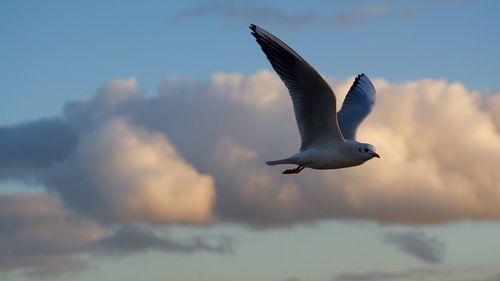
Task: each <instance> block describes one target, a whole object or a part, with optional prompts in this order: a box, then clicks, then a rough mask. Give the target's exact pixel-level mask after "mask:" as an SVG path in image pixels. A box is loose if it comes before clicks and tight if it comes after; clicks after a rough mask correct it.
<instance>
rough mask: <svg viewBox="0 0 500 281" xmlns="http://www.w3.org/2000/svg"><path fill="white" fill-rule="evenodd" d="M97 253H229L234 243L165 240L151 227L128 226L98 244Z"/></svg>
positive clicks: (203, 239)
mask: <svg viewBox="0 0 500 281" xmlns="http://www.w3.org/2000/svg"><path fill="white" fill-rule="evenodd" d="M96 246H97V248H96V249H97V252H99V253H102V254H105V255H124V254H130V253H136V252H145V251H162V252H177V253H196V252H200V251H205V252H213V253H229V252H231V251H232V243H231V239H230V238H229V237H211V238H210V239H209V238H207V237H197V238H192V239H190V240H187V241H179V240H174V239H170V238H164V237H161V236H159V235H158V234H156V233H155V231H154V230H153V229H151V227H148V226H138V225H127V226H122V227H120V228H118V229H117V230H116V231H115V233H114V234H113V235H112V236H110V237H107V238H105V239H103V240H101V241H99V242H98V243H97V245H96Z"/></svg>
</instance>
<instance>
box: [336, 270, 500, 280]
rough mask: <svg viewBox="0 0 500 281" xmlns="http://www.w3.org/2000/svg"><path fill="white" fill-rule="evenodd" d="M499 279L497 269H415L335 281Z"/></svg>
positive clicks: (348, 274)
mask: <svg viewBox="0 0 500 281" xmlns="http://www.w3.org/2000/svg"><path fill="white" fill-rule="evenodd" d="M499 279H500V274H499V273H498V271H497V270H495V269H486V268H463V269H459V270H445V269H439V268H415V269H409V270H403V271H368V272H344V273H339V274H337V275H336V276H335V278H334V281H393V280H394V281H395V280H398V281H399V280H401V281H402V280H429V281H430V280H433V281H434V280H435V281H497V280H499Z"/></svg>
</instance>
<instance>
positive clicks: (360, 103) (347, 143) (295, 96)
mask: <svg viewBox="0 0 500 281" xmlns="http://www.w3.org/2000/svg"><path fill="white" fill-rule="evenodd" d="M250 29H251V30H252V35H253V36H254V37H255V39H256V41H257V43H258V44H259V45H260V47H261V48H262V51H263V52H264V54H265V55H266V57H267V59H268V60H269V62H271V65H272V67H273V68H274V70H275V71H276V72H277V73H278V75H279V77H280V78H281V80H282V81H283V83H284V84H285V86H286V87H287V88H288V92H289V93H290V97H291V98H292V103H293V109H294V112H295V120H296V121H297V126H298V127H299V133H300V138H301V145H300V150H299V152H297V153H295V154H293V155H292V156H290V157H288V158H285V159H281V160H274V161H267V162H266V164H267V165H270V166H274V165H282V164H292V165H297V167H296V168H293V169H287V170H285V171H284V172H283V174H298V173H300V172H301V171H302V170H303V169H304V168H306V167H307V168H311V169H318V170H326V169H339V168H346V167H353V166H358V165H361V164H363V163H364V162H366V161H368V160H370V159H372V158H374V157H377V158H380V156H379V155H378V154H377V153H376V152H375V147H374V146H373V145H371V144H368V143H361V142H358V141H356V130H357V128H358V126H359V124H361V122H362V121H363V120H364V119H365V118H366V116H368V114H370V112H371V111H372V108H373V106H374V105H375V99H376V91H375V87H374V86H373V84H372V82H371V81H370V79H369V78H368V76H366V75H365V74H363V73H362V74H359V75H358V76H357V77H356V79H355V80H354V83H353V84H352V86H351V88H350V89H349V92H348V93H347V95H346V97H345V100H344V103H343V104H342V108H341V109H340V111H339V112H338V113H337V106H336V98H335V94H334V93H333V90H332V89H331V88H330V86H329V85H328V83H327V82H326V81H325V80H324V79H323V78H322V77H321V75H320V74H319V73H318V72H317V71H316V70H315V69H314V68H313V67H312V66H311V65H310V64H309V63H308V62H307V61H305V60H304V59H303V58H302V57H301V56H299V54H297V53H296V52H295V51H294V50H292V48H290V47H289V46H288V45H286V44H285V43H283V42H282V41H281V40H280V39H278V38H277V37H276V36H274V35H272V34H271V33H269V32H268V31H266V30H265V29H263V28H261V27H259V26H256V25H255V24H251V25H250Z"/></svg>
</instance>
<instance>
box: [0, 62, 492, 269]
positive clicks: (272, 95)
mask: <svg viewBox="0 0 500 281" xmlns="http://www.w3.org/2000/svg"><path fill="white" fill-rule="evenodd" d="M352 81H353V79H352V78H350V79H346V80H344V81H337V82H336V83H335V87H334V90H335V92H336V93H337V99H338V100H339V104H340V101H342V100H343V98H344V95H345V93H346V91H347V89H348V88H349V87H350V85H351V83H352ZM373 81H374V83H375V86H376V88H377V91H378V101H377V106H376V107H375V110H374V112H373V113H372V114H371V115H370V117H369V118H368V119H367V120H366V121H365V123H364V124H363V125H362V126H361V128H360V131H359V134H358V135H359V139H360V140H361V141H365V142H369V143H372V144H373V145H375V147H377V150H378V152H379V154H381V156H382V159H380V160H378V159H376V160H371V161H369V162H368V163H366V164H364V165H362V166H359V167H355V168H349V169H343V170H332V171H314V170H308V169H306V170H305V171H304V172H303V173H301V174H300V175H298V176H285V175H282V174H281V171H282V170H283V169H285V167H272V168H271V167H267V166H265V165H264V164H263V163H264V161H265V160H271V159H277V158H281V157H284V156H287V155H288V154H291V153H293V152H295V151H296V150H297V149H298V146H299V136H298V133H297V128H296V125H295V121H294V119H293V113H292V109H291V101H290V99H289V97H288V95H287V92H286V89H285V88H284V86H283V85H282V83H281V82H280V81H279V79H278V78H277V77H276V76H275V75H274V74H271V73H270V72H268V71H261V72H258V73H255V74H253V75H251V76H242V75H240V74H225V73H219V74H215V75H214V76H213V77H212V78H211V79H210V80H209V81H206V82H199V81H192V80H189V79H183V78H179V77H177V78H170V79H168V80H166V81H165V82H164V83H163V84H162V85H161V87H160V93H159V95H154V96H150V95H146V94H144V93H143V92H141V90H140V89H139V87H138V85H137V83H136V81H135V80H134V79H126V80H115V81H111V82H110V83H108V84H106V85H105V86H104V87H102V88H101V89H100V90H99V92H98V93H97V95H96V96H94V97H88V98H83V99H81V100H79V101H74V102H70V103H68V104H67V105H66V107H65V108H64V115H63V116H62V117H58V118H54V119H47V120H36V121H33V122H29V123H25V124H19V125H16V126H10V127H2V128H0V144H1V145H0V179H1V180H26V179H29V180H34V181H37V182H39V183H41V184H42V185H43V186H44V187H45V188H46V189H47V190H48V191H49V194H51V195H53V196H52V197H48V198H51V199H50V200H59V201H57V202H59V203H57V204H59V205H57V206H60V208H66V209H67V211H68V212H71V213H72V214H75V215H77V216H79V217H80V216H81V217H84V218H85V219H86V220H89V221H91V222H92V223H93V224H95V225H98V226H99V227H101V226H100V225H102V222H106V223H112V224H113V225H115V226H118V227H119V228H117V229H118V230H121V232H120V231H118V230H117V232H116V233H117V234H119V235H120V236H119V237H122V238H121V239H123V237H128V236H127V235H129V234H130V233H133V234H134V233H139V234H141V235H142V234H144V233H146V234H147V233H148V232H140V231H139V232H137V231H135V232H134V231H125V230H127V229H128V228H127V227H128V225H129V224H131V223H137V222H139V223H147V224H153V225H168V224H173V223H189V224H207V223H214V222H217V221H224V222H235V223H241V224H244V225H251V226H256V227H272V226H277V225H281V226H283V225H289V224H293V223H301V222H309V221H316V220H322V219H368V220H375V221H377V222H381V223H401V224H431V223H440V222H450V221H457V220H499V219H500V173H498V164H499V163H500V93H488V94H481V93H479V92H476V91H472V90H469V89H467V88H466V87H464V86H463V85H462V84H460V83H448V82H446V81H442V80H419V81H411V82H406V83H399V84H393V83H390V82H388V81H385V80H382V79H373ZM44 196H48V195H44ZM44 200H48V199H44ZM54 204H55V203H54ZM4 229H5V228H2V227H0V232H2V231H3V232H4V231H5V230H4ZM109 231H110V229H105V232H106V233H108V232H109ZM3 232H2V233H0V235H4V234H3ZM125 234H126V235H125ZM9 237H10V236H9ZM151 237H152V238H155V236H151ZM109 239H110V237H109V234H108V235H107V236H106V235H104V236H103V237H100V238H99V239H98V238H92V241H94V242H95V241H114V240H109ZM153 240H154V239H153ZM83 241H85V239H84V240H83ZM120 241H122V240H120ZM94 242H93V243H94ZM6 243H7V242H6ZM109 243H110V242H108V244H109ZM99 245H103V243H101V242H99ZM111 245H114V246H115V247H116V245H124V243H122V242H120V243H112V244H111ZM164 247H165V248H168V249H172V247H170V246H164ZM84 248H85V249H86V248H87V247H84ZM146 248H147V247H146ZM173 248H174V249H177V248H176V247H173ZM181 248H182V247H181ZM188 248H189V247H188ZM195 248H196V247H195ZM201 249H207V248H206V247H205V248H203V247H201ZM113 252H120V251H119V250H118V249H115V248H114V249H113ZM122 252H127V251H126V250H125V251H122ZM2 260H4V259H3V258H0V261H2ZM0 267H3V268H5V267H8V266H7V265H6V263H4V264H3V265H1V264H0Z"/></svg>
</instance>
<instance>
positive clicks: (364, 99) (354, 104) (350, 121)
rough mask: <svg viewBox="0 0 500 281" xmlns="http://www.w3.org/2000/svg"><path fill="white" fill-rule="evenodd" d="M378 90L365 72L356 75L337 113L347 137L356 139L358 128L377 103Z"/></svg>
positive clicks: (343, 132) (341, 128) (341, 127)
mask: <svg viewBox="0 0 500 281" xmlns="http://www.w3.org/2000/svg"><path fill="white" fill-rule="evenodd" d="M376 96H377V95H376V90H375V87H374V86H373V84H372V82H371V81H370V79H369V78H368V76H366V75H365V74H364V73H361V74H360V75H358V77H356V79H355V80H354V83H353V84H352V86H351V88H350V89H349V92H347V95H346V97H345V99H344V103H343V104H342V108H341V109H340V111H339V112H338V114H337V118H338V122H339V126H340V130H341V131H342V135H343V136H344V138H346V139H352V140H354V139H355V138H356V130H357V129H358V127H359V125H360V124H361V122H363V120H364V119H365V118H366V116H368V114H370V112H371V111H372V109H373V106H374V105H375V100H376Z"/></svg>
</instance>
